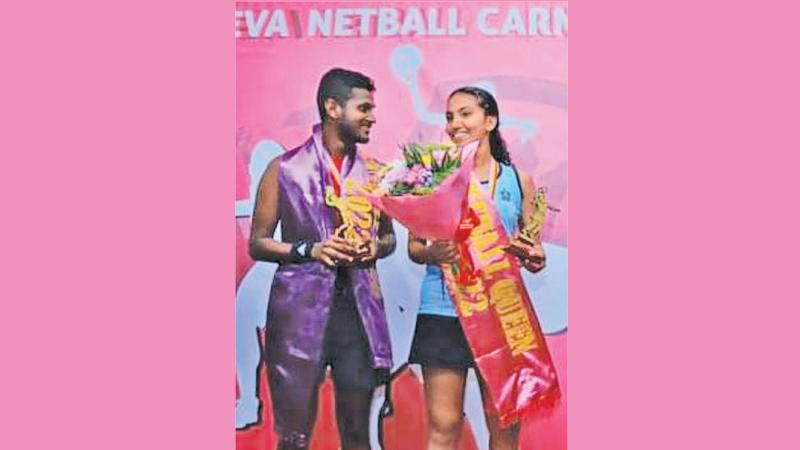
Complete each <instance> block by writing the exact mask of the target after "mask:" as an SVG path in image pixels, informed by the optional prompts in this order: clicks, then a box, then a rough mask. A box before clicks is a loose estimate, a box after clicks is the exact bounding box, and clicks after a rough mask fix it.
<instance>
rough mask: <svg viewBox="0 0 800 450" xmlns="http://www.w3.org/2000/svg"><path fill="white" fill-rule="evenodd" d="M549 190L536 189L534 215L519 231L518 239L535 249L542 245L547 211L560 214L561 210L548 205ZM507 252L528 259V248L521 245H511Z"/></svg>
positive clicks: (544, 188)
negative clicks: (547, 195)
mask: <svg viewBox="0 0 800 450" xmlns="http://www.w3.org/2000/svg"><path fill="white" fill-rule="evenodd" d="M546 194H547V188H546V187H540V188H538V189H536V193H535V194H534V196H533V200H532V203H533V214H531V216H530V217H529V220H528V223H527V224H525V225H524V226H523V227H522V228H521V229H520V231H519V233H518V235H517V239H519V240H520V241H522V243H524V244H526V245H527V246H530V247H535V246H537V245H539V244H541V243H542V229H543V228H544V224H545V219H546V217H547V210H548V209H549V210H552V211H555V212H558V211H559V210H558V209H556V208H553V207H552V206H550V205H548V204H547V197H546ZM506 251H507V252H509V253H511V254H513V255H515V256H519V257H520V258H528V257H529V252H528V248H525V247H521V246H519V245H515V244H513V243H512V244H511V245H509V246H508V247H506Z"/></svg>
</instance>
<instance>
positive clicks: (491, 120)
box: [486, 116, 497, 133]
mask: <svg viewBox="0 0 800 450" xmlns="http://www.w3.org/2000/svg"><path fill="white" fill-rule="evenodd" d="M495 128H497V117H495V116H486V130H487V131H489V132H490V133H491V132H492V131H494V129H495Z"/></svg>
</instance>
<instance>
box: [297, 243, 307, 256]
mask: <svg viewBox="0 0 800 450" xmlns="http://www.w3.org/2000/svg"><path fill="white" fill-rule="evenodd" d="M306 247H308V243H307V242H303V243H302V244H300V245H299V246H297V253H299V254H301V255H303V256H305V254H306Z"/></svg>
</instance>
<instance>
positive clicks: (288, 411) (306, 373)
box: [267, 358, 324, 450]
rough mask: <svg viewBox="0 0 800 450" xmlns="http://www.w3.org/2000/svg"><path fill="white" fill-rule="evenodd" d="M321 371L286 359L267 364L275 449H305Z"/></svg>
mask: <svg viewBox="0 0 800 450" xmlns="http://www.w3.org/2000/svg"><path fill="white" fill-rule="evenodd" d="M323 372H324V371H323V369H321V368H320V367H319V364H317V365H314V364H310V363H309V362H307V361H301V360H298V359H295V360H294V361H292V360H291V359H290V358H286V359H285V360H284V361H282V363H281V364H270V363H269V361H268V363H267V378H268V381H269V387H270V395H271V397H272V411H273V417H274V420H275V432H276V433H277V434H278V446H277V449H278V450H305V449H308V447H309V445H310V443H311V432H312V430H313V429H314V422H315V421H316V418H317V400H318V394H319V386H320V383H321V381H322V373H323Z"/></svg>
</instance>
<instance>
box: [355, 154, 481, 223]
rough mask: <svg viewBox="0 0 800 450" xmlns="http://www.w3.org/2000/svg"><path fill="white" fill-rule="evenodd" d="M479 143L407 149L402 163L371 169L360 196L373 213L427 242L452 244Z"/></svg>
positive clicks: (396, 162)
mask: <svg viewBox="0 0 800 450" xmlns="http://www.w3.org/2000/svg"><path fill="white" fill-rule="evenodd" d="M477 148H478V141H473V142H470V143H468V144H466V145H464V146H461V147H457V146H455V145H454V144H449V143H448V144H433V143H411V144H407V145H405V146H403V147H402V150H403V158H401V159H399V160H397V161H394V162H392V163H389V164H385V165H380V166H376V167H373V168H372V170H370V172H371V176H370V181H369V182H368V183H367V184H366V185H365V186H363V190H364V192H365V193H366V195H367V197H368V198H369V199H370V201H371V202H372V204H373V205H375V207H377V208H380V209H381V210H383V211H384V212H386V213H387V214H389V215H390V216H392V217H393V218H394V219H396V220H397V221H399V222H400V223H402V224H403V225H405V226H406V227H407V228H408V229H409V231H411V232H412V233H414V234H415V235H416V236H418V237H421V238H426V239H453V237H454V235H455V232H456V228H457V227H458V225H459V222H460V220H461V215H462V212H463V211H462V210H463V207H464V205H465V199H466V193H467V187H468V185H469V180H470V173H471V172H472V167H473V165H474V152H475V150H476V149H477Z"/></svg>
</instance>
